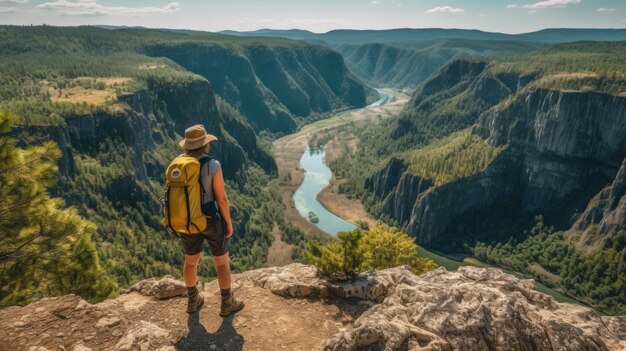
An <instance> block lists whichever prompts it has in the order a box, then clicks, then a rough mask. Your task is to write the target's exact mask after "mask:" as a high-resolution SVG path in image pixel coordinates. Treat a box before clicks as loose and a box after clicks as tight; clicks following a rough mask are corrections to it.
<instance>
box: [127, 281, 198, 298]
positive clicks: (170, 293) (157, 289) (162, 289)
mask: <svg viewBox="0 0 626 351" xmlns="http://www.w3.org/2000/svg"><path fill="white" fill-rule="evenodd" d="M130 291H136V292H138V293H140V294H141V295H144V296H153V297H154V298H156V299H158V300H163V299H170V298H172V297H182V296H187V288H186V287H185V284H184V283H183V282H181V281H180V280H176V279H174V277H172V276H169V275H166V276H164V277H163V278H161V279H156V278H151V279H146V280H142V281H140V282H139V283H137V284H135V285H133V286H132V287H131V288H130Z"/></svg>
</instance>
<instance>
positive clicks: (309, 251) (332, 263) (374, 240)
mask: <svg viewBox="0 0 626 351" xmlns="http://www.w3.org/2000/svg"><path fill="white" fill-rule="evenodd" d="M337 239H338V240H336V241H333V242H330V243H327V244H321V243H319V242H316V241H312V242H309V243H308V245H307V247H306V249H305V250H304V254H303V255H304V258H305V261H306V262H308V263H310V264H312V265H314V266H315V267H316V268H317V270H318V273H319V275H320V276H322V277H324V278H326V279H329V280H331V281H336V280H346V279H352V278H354V277H356V276H357V275H359V273H361V272H362V271H369V270H379V269H386V268H393V267H397V266H403V265H408V266H411V268H412V270H413V273H415V274H422V273H425V272H428V271H430V270H432V269H435V268H437V265H436V264H435V263H434V262H433V261H431V260H430V259H427V258H422V257H419V256H418V255H417V244H415V238H412V237H410V236H408V235H407V234H405V233H402V232H400V231H399V230H398V228H393V227H392V228H389V227H387V226H379V227H377V228H376V229H373V230H370V231H366V230H363V229H355V230H353V231H351V232H340V233H338V234H337Z"/></svg>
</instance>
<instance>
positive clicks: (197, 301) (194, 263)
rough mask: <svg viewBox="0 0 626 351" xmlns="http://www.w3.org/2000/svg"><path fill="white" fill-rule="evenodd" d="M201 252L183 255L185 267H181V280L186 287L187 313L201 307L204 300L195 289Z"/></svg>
mask: <svg viewBox="0 0 626 351" xmlns="http://www.w3.org/2000/svg"><path fill="white" fill-rule="evenodd" d="M200 255H201V252H200V253H198V254H195V255H185V265H184V266H183V280H185V286H186V287H187V296H188V297H189V299H188V301H187V313H194V312H196V311H197V310H199V309H200V308H201V307H202V304H203V303H204V298H202V296H200V292H199V291H198V288H197V287H196V282H197V280H198V262H200Z"/></svg>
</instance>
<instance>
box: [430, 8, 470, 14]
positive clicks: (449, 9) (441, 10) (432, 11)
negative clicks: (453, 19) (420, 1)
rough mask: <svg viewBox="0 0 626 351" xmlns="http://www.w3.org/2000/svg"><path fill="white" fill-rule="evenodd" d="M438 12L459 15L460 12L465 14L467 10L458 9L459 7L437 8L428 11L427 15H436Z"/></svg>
mask: <svg viewBox="0 0 626 351" xmlns="http://www.w3.org/2000/svg"><path fill="white" fill-rule="evenodd" d="M436 12H446V13H459V12H465V10H463V9H461V8H458V7H450V6H437V7H435V8H432V9H430V10H427V11H426V13H436Z"/></svg>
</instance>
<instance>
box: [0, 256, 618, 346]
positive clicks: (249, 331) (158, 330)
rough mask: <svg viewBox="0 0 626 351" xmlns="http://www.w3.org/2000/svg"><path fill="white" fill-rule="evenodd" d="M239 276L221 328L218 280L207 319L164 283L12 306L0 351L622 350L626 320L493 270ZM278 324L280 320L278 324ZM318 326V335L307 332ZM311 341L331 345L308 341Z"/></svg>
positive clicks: (281, 270)
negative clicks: (100, 297)
mask: <svg viewBox="0 0 626 351" xmlns="http://www.w3.org/2000/svg"><path fill="white" fill-rule="evenodd" d="M233 278H234V279H233V282H234V286H235V287H236V290H235V291H236V292H235V293H236V294H238V296H240V297H241V296H243V297H244V299H245V301H246V304H247V305H246V308H244V310H242V311H241V312H240V313H238V314H237V315H236V316H235V317H229V318H227V319H224V320H222V319H221V318H219V317H218V315H217V308H218V305H217V299H218V296H217V295H211V294H210V293H211V292H214V291H215V292H217V285H216V283H215V282H213V283H211V284H207V285H206V286H205V289H204V290H205V292H202V294H204V296H205V299H207V302H206V304H208V306H207V307H205V308H203V310H202V311H201V312H200V315H201V316H202V320H201V321H199V320H198V314H194V315H191V316H187V315H186V313H185V312H184V306H185V303H186V299H184V298H168V299H164V300H158V299H157V298H156V297H157V296H158V294H156V295H155V294H154V292H155V291H175V290H177V289H178V288H179V287H180V285H181V284H182V283H181V282H178V281H176V280H174V279H171V278H169V277H166V278H163V279H160V280H154V279H151V280H149V281H144V282H140V283H139V284H138V285H137V286H136V287H137V289H135V288H133V289H134V290H133V291H130V292H129V293H126V294H123V295H121V296H119V297H118V298H116V299H114V300H107V301H104V302H101V303H98V304H95V305H92V304H89V303H86V302H85V301H84V300H82V299H80V298H79V297H76V296H71V295H70V296H64V297H59V298H48V299H43V300H40V301H38V302H35V303H32V304H30V305H28V306H26V307H9V308H5V309H2V310H0V338H1V339H2V340H3V341H6V342H3V343H2V344H0V350H9V349H10V350H15V349H29V347H30V349H32V350H40V351H41V350H56V349H58V348H59V346H63V348H64V349H67V350H77V351H78V350H80V351H84V350H90V349H92V350H99V349H112V350H162V351H165V350H173V349H177V350H178V349H181V350H187V349H197V348H199V347H200V348H206V349H211V350H214V349H215V350H218V349H228V350H230V349H241V347H242V345H243V343H244V340H245V345H246V349H248V348H250V349H259V350H275V349H280V348H282V347H287V348H288V349H293V350H300V349H325V350H407V349H410V350H623V349H624V348H625V347H626V317H625V316H620V317H601V316H599V315H598V314H597V313H595V312H594V311H593V310H591V309H589V308H587V307H582V306H578V305H572V304H561V303H557V302H556V301H555V300H554V299H553V298H552V297H550V296H547V295H545V294H542V293H540V292H537V291H536V290H534V282H533V281H532V280H521V279H518V278H515V277H513V276H511V275H508V274H505V273H503V272H502V271H500V270H498V269H494V268H475V267H463V268H461V269H459V270H458V271H456V272H447V271H446V270H445V269H443V268H439V269H437V270H435V271H432V272H429V273H427V274H424V275H421V276H415V275H414V274H412V273H411V271H410V269H408V267H398V268H393V269H387V270H382V271H376V272H369V273H365V274H363V275H362V276H361V277H359V278H357V279H355V280H354V281H351V282H344V283H329V282H327V281H325V280H322V279H319V278H318V277H317V276H316V272H315V268H313V267H311V266H305V265H301V264H292V265H288V266H285V267H274V268H264V269H258V270H254V271H249V272H245V273H243V274H239V275H235V276H234V277H233ZM270 291H271V292H270ZM272 293H273V294H272ZM143 294H148V295H149V296H144V295H143ZM274 294H276V295H278V296H281V297H278V296H275V295H274ZM172 296H173V295H172ZM177 296H180V294H178V295H177ZM345 297H350V298H353V299H358V300H363V302H359V303H356V304H355V303H354V302H350V301H351V300H346V299H344V298H345ZM319 298H322V300H323V301H319ZM335 305H336V306H338V307H339V308H340V309H349V308H353V310H354V307H350V306H357V305H358V306H361V307H365V308H368V309H367V310H366V311H365V312H363V309H362V308H361V309H358V308H357V309H356V310H354V311H356V312H355V313H356V316H355V317H356V320H354V323H351V321H352V320H353V319H352V318H351V317H349V316H347V315H344V314H341V313H339V314H337V315H334V314H333V313H329V312H330V310H329V308H330V309H331V310H332V309H336V308H337V307H332V306H335ZM266 310H267V311H266ZM320 311H326V312H322V313H320ZM266 312H267V313H266ZM300 315H302V316H305V317H304V319H301V318H298V317H297V316H300ZM294 317H296V318H295V319H293V318H294ZM311 318H314V320H311ZM185 320H187V322H185ZM276 321H284V323H278V324H272V323H274V322H276ZM200 323H201V324H200ZM185 324H187V325H185ZM225 324H226V325H225ZM270 325H272V326H271V327H270ZM342 325H343V327H341V326H342ZM218 326H219V328H218ZM314 326H317V328H318V329H317V331H316V332H315V333H311V328H315V327H314ZM338 326H339V327H338ZM205 328H206V329H205ZM302 328H305V329H302ZM207 329H208V330H216V331H215V333H214V334H213V332H208V331H207ZM329 330H330V333H328V332H329ZM314 335H326V338H327V339H323V338H322V339H317V340H318V341H317V342H315V343H311V341H312V340H311V338H312V337H313V336H314ZM292 336H294V338H292ZM305 345H308V346H305Z"/></svg>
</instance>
